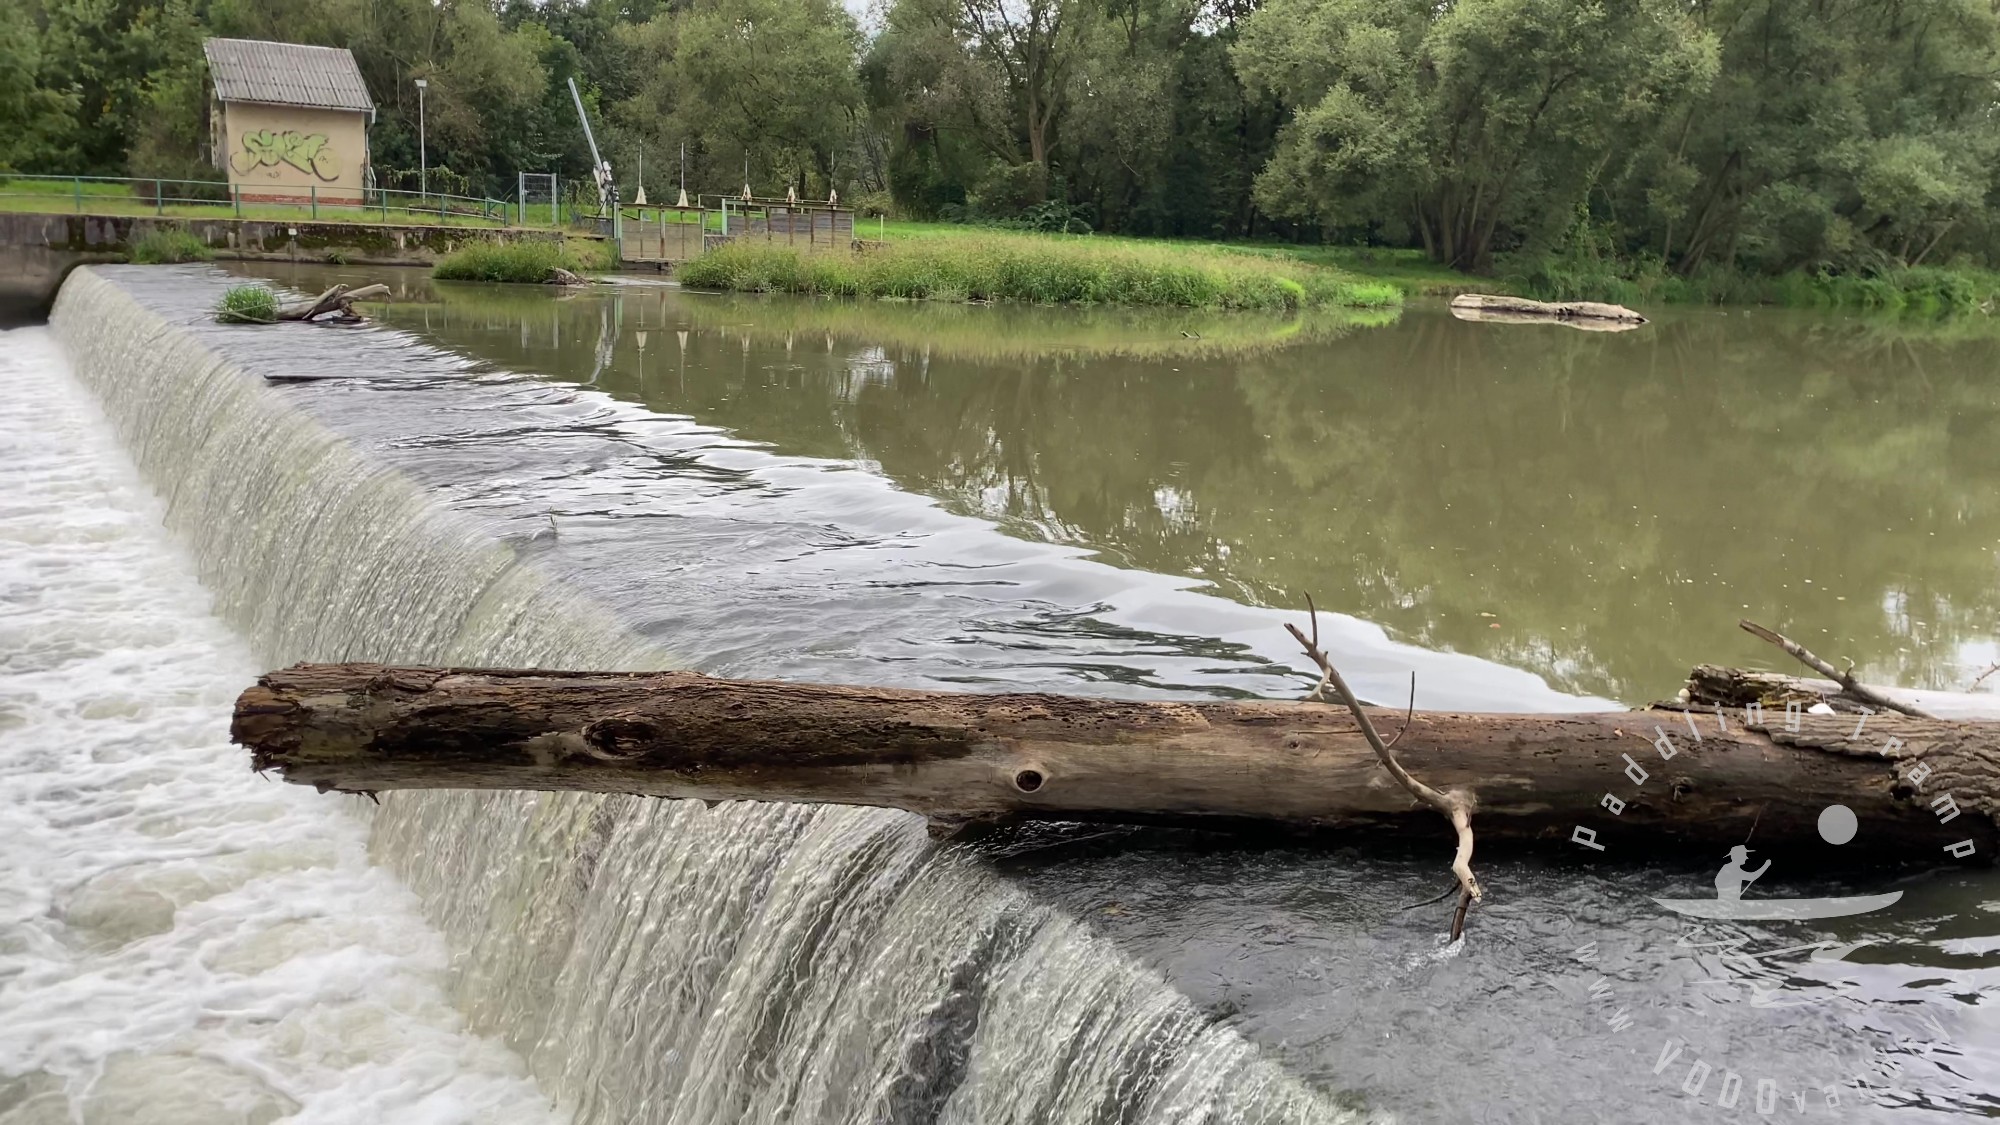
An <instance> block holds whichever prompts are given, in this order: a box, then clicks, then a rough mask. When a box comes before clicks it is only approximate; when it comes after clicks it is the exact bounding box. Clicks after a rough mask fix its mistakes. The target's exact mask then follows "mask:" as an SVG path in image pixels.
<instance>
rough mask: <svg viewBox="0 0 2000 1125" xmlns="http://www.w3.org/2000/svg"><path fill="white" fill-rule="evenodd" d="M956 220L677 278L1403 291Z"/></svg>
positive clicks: (748, 255) (943, 297) (715, 254)
mask: <svg viewBox="0 0 2000 1125" xmlns="http://www.w3.org/2000/svg"><path fill="white" fill-rule="evenodd" d="M900 226H901V224H899V227H900ZM959 229H960V230H961V231H963V233H954V234H937V235H933V236H929V237H915V238H909V237H894V236H892V237H891V238H890V240H889V242H888V244H887V245H886V246H883V247H881V248H879V249H873V250H869V251H867V252H865V253H860V254H825V253H823V254H801V253H799V252H797V251H795V250H788V249H785V248H783V247H766V246H759V245H756V244H754V243H750V242H739V243H735V244H732V245H729V246H724V247H720V248H718V249H716V250H713V251H710V252H709V253H707V254H704V255H703V256H701V257H700V258H697V259H696V260H694V261H692V262H689V263H688V264H687V265H685V266H682V267H681V269H680V271H679V278H680V281H681V283H682V284H684V285H688V286H691V287H694V288H698V289H725V290H735V291H739V292H784V293H822V294H832V295H838V296H858V297H902V298H909V299H920V300H937V301H968V300H975V301H1022V302H1031V303H1035V304H1104V305H1132V306H1172V307H1180V308H1220V309H1264V310H1276V309H1298V308H1315V307H1329V306H1345V307H1353V308H1383V307H1389V306H1393V305H1396V304H1398V303H1400V302H1401V300H1402V290H1400V289H1399V288H1397V287H1396V286H1394V285H1389V284H1385V283H1382V282H1375V281H1368V280H1366V279H1362V278H1356V277H1353V276H1351V275H1348V274H1346V273H1343V272H1340V271H1338V270H1334V269H1330V268H1326V267H1323V266H1316V265H1312V264H1309V263H1305V262H1299V261H1279V260H1273V259H1270V258H1262V259H1260V258H1258V257H1256V256H1252V255H1247V254H1241V253H1236V252H1234V251H1228V250H1222V249H1216V248H1210V247H1202V246H1194V245H1188V244H1162V243H1147V242H1141V241H1138V240H1135V239H1117V238H1102V237H1088V238H1085V237H1065V236H1061V235H1035V234H1010V233H1002V232H995V231H981V230H973V229H969V228H959ZM863 233H864V234H865V233H868V232H867V231H865V230H864V231H863ZM901 233H902V231H901V230H899V231H898V234H899V235H900V234H901Z"/></svg>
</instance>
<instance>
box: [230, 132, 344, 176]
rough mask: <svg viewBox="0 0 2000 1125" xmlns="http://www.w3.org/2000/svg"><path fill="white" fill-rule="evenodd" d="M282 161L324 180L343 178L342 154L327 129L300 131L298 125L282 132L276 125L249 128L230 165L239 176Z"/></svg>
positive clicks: (274, 165) (273, 165)
mask: <svg viewBox="0 0 2000 1125" xmlns="http://www.w3.org/2000/svg"><path fill="white" fill-rule="evenodd" d="M280 164H289V165H291V166H292V167H294V168H297V169H298V170H299V171H301V172H309V173H311V174H312V175H315V176H318V177H319V178H320V179H322V180H335V179H339V178H340V157H339V156H338V155H337V154H335V153H334V151H333V149H332V148H330V147H328V145H327V140H326V134H325V133H300V132H299V131H298V130H296V129H287V130H285V131H284V132H282V133H281V132H278V131H277V130H275V129H258V130H256V131H255V132H246V133H244V134H243V148H242V149H241V150H239V151H238V152H236V153H234V154H233V155H231V156H230V158H229V166H230V167H231V168H234V169H235V170H236V174H237V175H239V176H242V175H248V174H249V173H250V172H251V171H253V170H255V169H258V168H275V167H277V166H278V165H280Z"/></svg>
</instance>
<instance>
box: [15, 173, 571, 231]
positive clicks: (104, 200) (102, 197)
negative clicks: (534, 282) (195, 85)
mask: <svg viewBox="0 0 2000 1125" xmlns="http://www.w3.org/2000/svg"><path fill="white" fill-rule="evenodd" d="M0 211H36V212H68V213H71V214H78V215H160V216H174V217H181V218H227V217H234V218H240V219H280V220H293V221H307V222H376V223H402V224H411V225H420V226H436V225H439V224H455V225H466V226H493V227H498V226H556V225H559V222H560V215H559V213H558V212H559V209H558V208H554V207H550V206H548V205H546V204H544V205H542V206H532V205H523V204H522V203H521V202H513V201H509V200H504V199H492V198H478V197H474V196H465V195H443V194H439V193H437V192H415V191H389V190H386V189H382V188H342V187H322V186H319V185H307V186H297V185H290V184H269V185H262V186H245V185H242V184H230V183H224V182H220V181H210V180H170V179H164V178H153V179H147V178H143V177H137V178H135V177H120V176H30V175H15V174H11V173H10V174H0Z"/></svg>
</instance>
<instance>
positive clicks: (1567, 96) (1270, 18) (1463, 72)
mask: <svg viewBox="0 0 2000 1125" xmlns="http://www.w3.org/2000/svg"><path fill="white" fill-rule="evenodd" d="M1686 11H1687V9H1686V7H1685V6H1684V5H1677V4H1673V3H1669V2H1666V0H1634V2H1632V3H1627V4H1619V5H1616V6H1610V5H1606V4H1604V3H1601V2H1590V0H1584V2H1579V0H1460V2H1458V3H1454V4H1442V5H1441V4H1436V3H1434V2H1432V0H1390V2H1387V3H1384V2H1381V0H1273V2H1272V3H1270V4H1269V5H1267V6H1266V7H1265V8H1263V9H1262V10H1260V11H1259V12H1257V13H1256V14H1255V15H1253V16H1251V17H1250V18H1249V20H1247V21H1246V22H1245V24H1244V27H1243V31H1242V37H1241V39H1240V40H1239V42H1238V43H1237V46H1236V48H1235V52H1234V56H1235V60H1236V65H1237V67H1238V70H1239V71H1240V73H1241V74H1242V76H1243V78H1244V80H1245V81H1246V82H1247V83H1248V84H1249V85H1250V86H1251V87H1252V88H1254V89H1259V90H1267V91H1270V92H1271V93H1273V94H1275V95H1276V96H1277V97H1279V98H1281V99H1282V100H1283V101H1284V102H1286V103H1287V104H1288V105H1290V106H1292V107H1295V116H1294V118H1293V120H1292V121H1291V122H1290V123H1289V124H1288V125H1287V126H1286V127H1285V129H1284V131H1283V133H1282V134H1281V135H1280V137H1279V141H1278V147H1277V151H1276V153H1275V154H1274V155H1273V157H1272V159H1271V161H1270V163H1269V164H1268V165H1267V166H1266V167H1265V169H1264V171H1263V173H1262V174H1261V175H1260V176H1259V177H1258V183H1257V198H1258V201H1259V203H1260V204H1261V205H1262V206H1263V207H1264V208H1265V209H1266V210H1267V211H1270V212H1271V213H1273V214H1277V215H1283V216H1289V217H1293V218H1297V219H1300V220H1304V221H1314V222H1318V223H1320V224H1321V225H1323V226H1329V227H1335V226H1359V225H1367V224H1370V223H1379V222H1382V221H1383V220H1385V219H1389V220H1395V219H1400V220H1401V221H1402V222H1404V223H1407V225H1408V228H1409V229H1410V230H1412V231H1413V232H1414V233H1415V235H1416V237H1417V238H1418V239H1419V240H1421V242H1422V244H1423V246H1424V248H1425V250H1426V251H1428V252H1429V254H1430V255H1431V256H1432V257H1433V258H1435V259H1436V260H1438V261H1440V262H1445V263H1448V264H1450V265H1453V266H1456V267H1458V268H1460V269H1469V270H1477V269H1484V268H1486V267H1487V266H1488V265H1489V264H1490V263H1491V260H1492V256H1493V253H1494V251H1495V249H1496V246H1498V245H1500V244H1501V241H1502V240H1503V239H1509V240H1514V239H1519V238H1522V237H1525V236H1527V235H1528V234H1530V233H1532V228H1535V227H1537V226H1541V225H1544V224H1547V223H1549V222H1551V221H1558V222H1561V221H1567V220H1568V218H1569V216H1570V214H1571V213H1572V212H1573V211H1574V208H1575V204H1576V203H1577V202H1578V201H1580V200H1581V199H1583V198H1584V196H1585V194H1586V193H1587V192H1588V191H1589V190H1590V188H1591V185H1592V184H1593V183H1595V182H1596V180H1597V178H1598V177H1599V176H1601V175H1602V174H1603V172H1604V170H1605V169H1606V167H1607V166H1608V165H1609V164H1610V163H1611V161H1612V159H1613V157H1614V156H1615V155H1616V154H1617V153H1618V152H1619V151H1620V150H1621V149H1623V148H1625V147H1628V146H1629V145H1630V144H1631V141H1632V139H1633V138H1634V137H1635V136H1639V135H1646V134H1648V133H1650V131H1651V130H1652V129H1653V128H1654V127H1655V126H1656V125H1657V123H1658V121H1659V120H1660V118H1661V116H1662V115H1663V113H1665V112H1666V111H1667V110H1668V109H1669V108H1671V107H1673V106H1674V105H1676V104H1677V103H1679V102H1681V101H1682V100H1683V99H1685V98H1686V97H1688V96H1689V95H1690V94H1691V93H1692V92H1693V91H1696V90H1699V89H1701V88H1703V87H1704V86H1705V85H1706V84H1707V83H1708V81H1709V80H1710V79H1711V78H1712V77H1713V75H1714V73H1715V69H1716V65H1717V61H1716V46H1715V40H1714V38H1713V36H1711V35H1709V34H1708V33H1706V32H1704V31H1703V30H1702V29H1701V28H1700V27H1698V26H1697V25H1696V24H1695V23H1694V22H1693V21H1692V20H1691V19H1690V18H1689V17H1688V15H1687V14H1686Z"/></svg>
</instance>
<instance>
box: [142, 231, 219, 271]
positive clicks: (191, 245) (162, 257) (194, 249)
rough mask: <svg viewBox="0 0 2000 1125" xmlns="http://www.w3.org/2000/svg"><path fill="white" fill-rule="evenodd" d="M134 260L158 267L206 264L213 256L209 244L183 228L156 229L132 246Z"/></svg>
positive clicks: (148, 232)
mask: <svg viewBox="0 0 2000 1125" xmlns="http://www.w3.org/2000/svg"><path fill="white" fill-rule="evenodd" d="M131 257H132V260H133V261H134V262H137V263H139V264H140V265H146V266H157V265H168V264H172V263H174V262H205V261H207V260H208V259H210V258H211V257H214V255H213V254H211V253H210V252H209V249H208V244H207V243H205V242H203V241H202V240H201V239H199V238H196V237H195V236H194V233H193V232H191V231H189V230H187V229H185V228H183V227H155V228H154V229H152V230H149V231H147V232H146V233H145V234H143V235H141V236H140V237H139V240H138V241H137V242H134V243H133V244H132V253H131Z"/></svg>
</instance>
